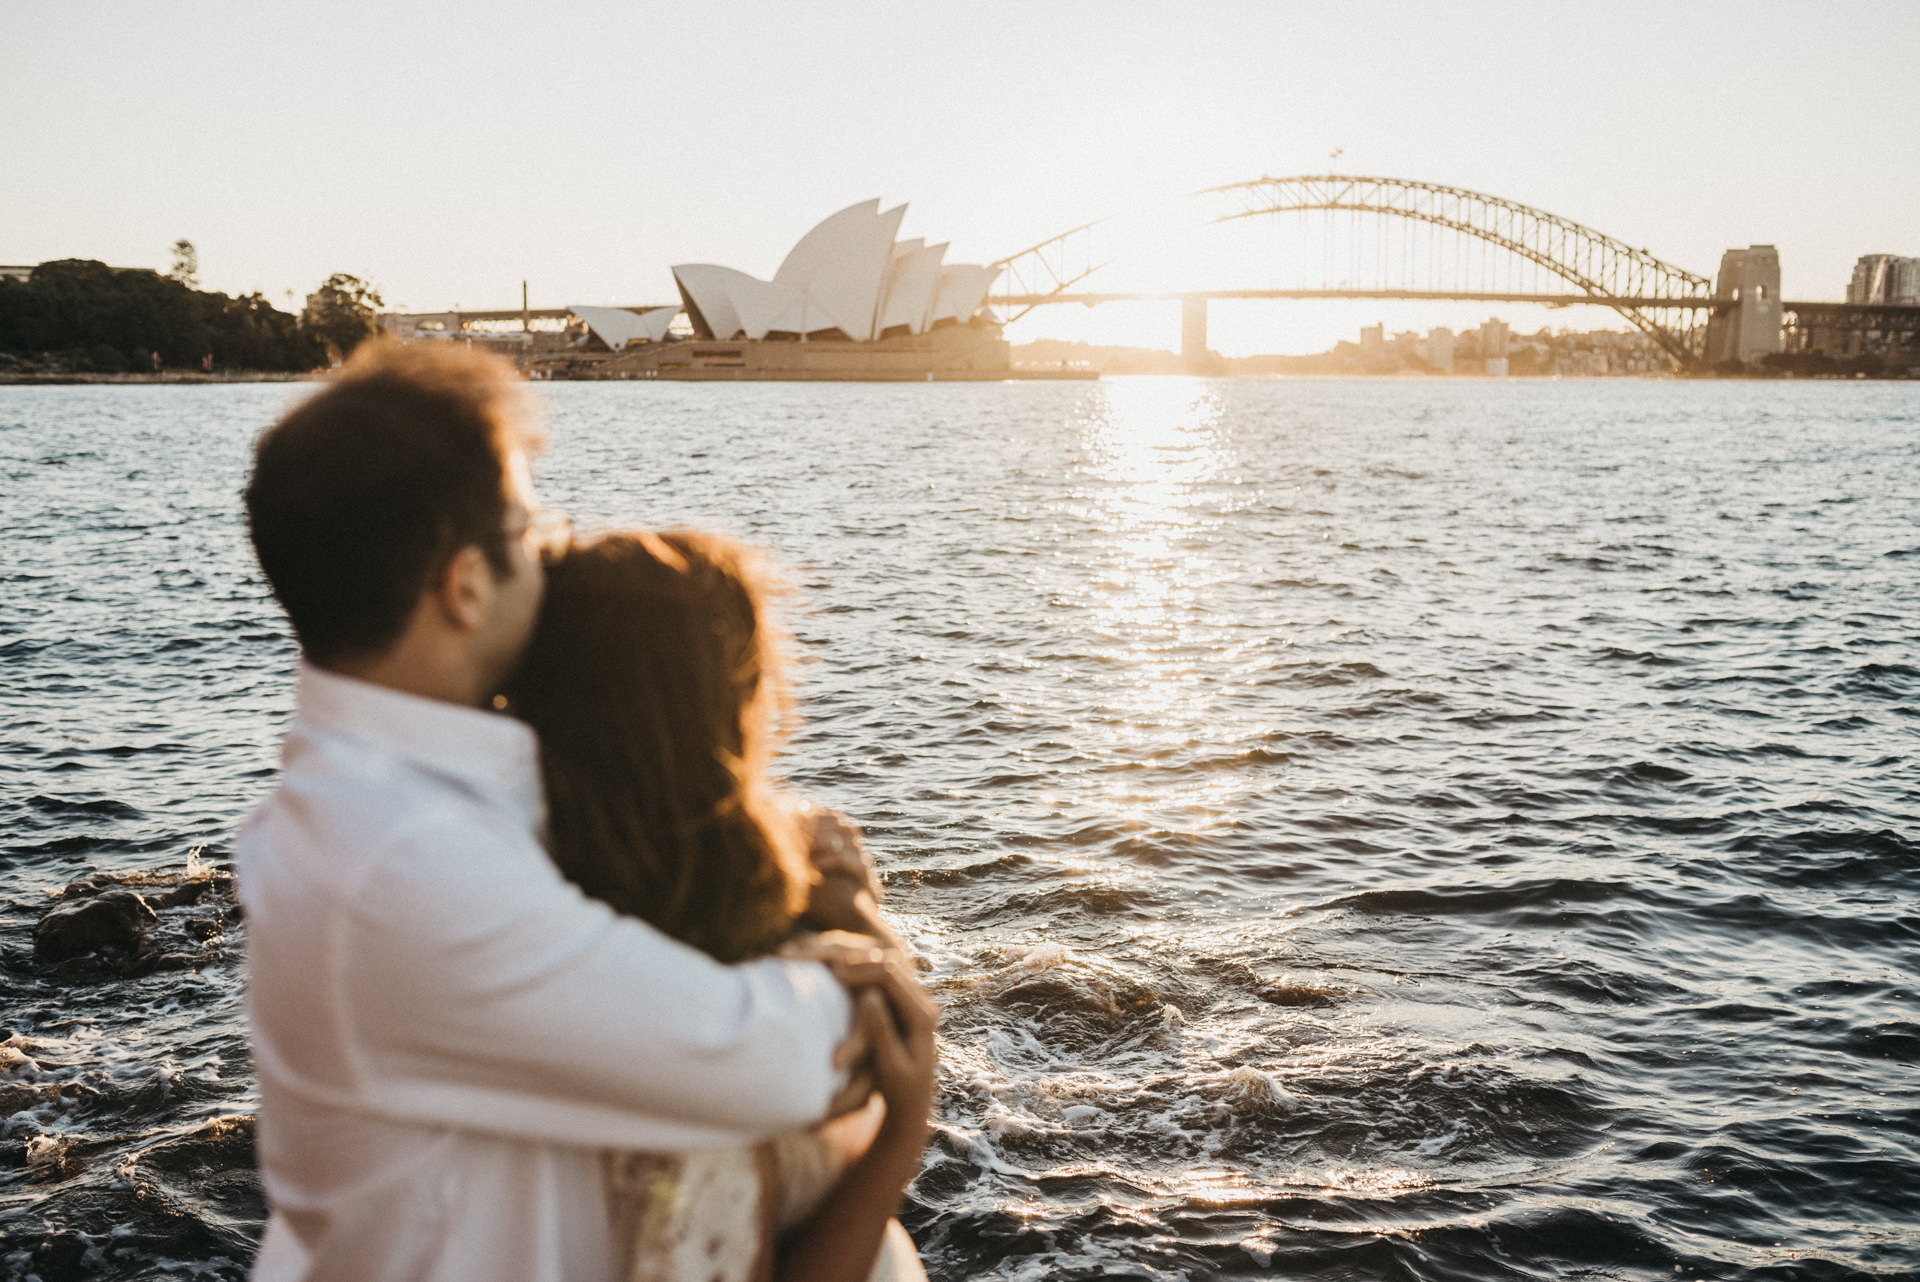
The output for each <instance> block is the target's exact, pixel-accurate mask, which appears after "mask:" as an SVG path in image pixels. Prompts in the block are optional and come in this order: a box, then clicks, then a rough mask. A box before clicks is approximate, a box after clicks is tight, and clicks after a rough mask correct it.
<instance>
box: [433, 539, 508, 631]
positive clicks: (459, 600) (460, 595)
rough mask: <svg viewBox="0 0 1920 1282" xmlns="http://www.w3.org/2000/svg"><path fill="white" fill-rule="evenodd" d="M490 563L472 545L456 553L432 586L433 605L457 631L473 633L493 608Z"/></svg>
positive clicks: (483, 553) (491, 567) (492, 581)
mask: <svg viewBox="0 0 1920 1282" xmlns="http://www.w3.org/2000/svg"><path fill="white" fill-rule="evenodd" d="M494 590H495V588H494V579H493V565H492V563H491V562H489V561H488V560H487V554H486V553H485V552H483V551H481V550H480V549H479V548H478V547H477V546H475V545H474V544H471V543H469V544H468V545H467V546H465V547H463V548H461V549H460V550H459V551H458V552H455V553H454V554H453V555H452V556H451V557H449V558H448V560H447V568H446V569H445V570H443V571H441V573H440V580H439V582H438V583H436V584H435V585H434V592H433V597H434V604H435V605H436V606H437V607H438V608H439V611H440V616H441V618H443V619H444V620H445V621H446V622H447V623H448V624H449V625H450V626H451V627H453V628H454V629H455V630H456V631H460V632H476V631H478V630H479V629H480V625H481V624H483V623H485V622H486V619H487V614H488V612H489V611H490V610H492V609H493V597H494Z"/></svg>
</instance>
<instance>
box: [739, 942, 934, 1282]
mask: <svg viewBox="0 0 1920 1282" xmlns="http://www.w3.org/2000/svg"><path fill="white" fill-rule="evenodd" d="M867 973H868V974H869V975H870V976H871V978H872V979H873V980H874V981H875V982H873V983H872V984H871V985H870V986H865V987H861V988H860V989H859V991H858V993H857V995H856V998H855V1000H856V1006H857V1010H858V1016H857V1018H858V1023H859V1026H860V1031H861V1032H862V1033H863V1034H864V1035H865V1036H866V1038H867V1039H868V1041H869V1042H870V1044H871V1046H872V1060H873V1074H874V1080H875V1082H876V1083H877V1085H878V1086H879V1088H880V1095H881V1098H882V1099H883V1100H884V1101H885V1104H886V1120H885V1121H884V1122H882V1123H881V1124H880V1132H879V1134H878V1135H876V1136H875V1137H874V1141H873V1145H872V1147H870V1148H869V1149H868V1150H867V1151H866V1154H865V1155H864V1156H862V1157H861V1158H860V1159H859V1160H858V1161H856V1162H855V1163H854V1164H853V1165H852V1166H851V1167H849V1168H848V1169H847V1171H846V1173H845V1174H844V1175H842V1176H841V1177H840V1180H839V1182H838V1183H837V1184H835V1185H834V1188H833V1191H832V1192H831V1193H829V1194H828V1195H827V1197H826V1200H825V1201H823V1202H822V1203H821V1204H820V1206H819V1207H818V1208H817V1209H816V1210H815V1211H814V1213H813V1214H812V1215H811V1216H810V1217H809V1218H808V1219H807V1221H806V1222H805V1223H804V1224H802V1225H800V1227H798V1228H796V1229H795V1230H793V1232H792V1233H790V1234H788V1235H787V1238H786V1240H785V1241H784V1242H783V1243H782V1244H781V1249H780V1255H779V1266H778V1270H777V1277H778V1279H779V1282H844V1280H845V1279H847V1278H864V1277H866V1276H867V1275H868V1274H869V1273H870V1272H871V1271H872V1269H873V1262H874V1259H875V1257H876V1256H877V1255H878V1254H879V1251H880V1243H881V1239H882V1238H883V1236H884V1235H885V1234H886V1231H887V1222H888V1221H889V1220H891V1219H892V1218H893V1216H894V1214H895V1212H897V1211H898V1210H899V1208H900V1196H901V1194H902V1193H904V1192H905V1191H906V1187H907V1185H908V1184H910V1183H911V1182H912V1181H913V1177H914V1176H915V1175H916V1174H918V1173H919V1170H920V1157H921V1154H922V1153H923V1152H924V1151H925V1149H926V1146H927V1117H928V1114H929V1113H930V1112H931V1111H932V1109H933V1088H934V1072H935V1067H936V1049H935V1042H934V1027H935V1025H936V1023H937V1022H938V1018H939V1012H938V1011H937V1010H936V1008H935V1007H934V1004H933V1002H932V1001H931V1000H929V999H928V997H927V995H926V994H925V993H924V992H923V991H921V988H920V986H919V984H918V983H916V982H915V981H914V978H913V975H912V971H911V969H910V967H909V966H908V965H907V963H906V960H905V958H903V957H902V956H901V955H900V954H899V953H898V952H893V953H890V954H889V955H888V957H887V958H886V960H885V961H884V962H881V963H877V964H874V965H872V966H870V967H868V968H867ZM853 977H854V976H851V975H850V978H853Z"/></svg>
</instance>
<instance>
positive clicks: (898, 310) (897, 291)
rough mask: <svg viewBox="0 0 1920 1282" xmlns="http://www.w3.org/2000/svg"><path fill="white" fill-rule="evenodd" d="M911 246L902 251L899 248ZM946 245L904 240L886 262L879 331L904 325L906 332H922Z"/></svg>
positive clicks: (929, 310) (925, 327)
mask: <svg viewBox="0 0 1920 1282" xmlns="http://www.w3.org/2000/svg"><path fill="white" fill-rule="evenodd" d="M905 245H912V246H913V248H911V249H908V250H906V252H904V253H902V252H901V248H902V247H903V246H905ZM946 254H947V247H946V245H944V244H940V245H924V246H923V245H922V244H921V242H919V241H903V242H901V245H899V246H895V248H894V256H893V261H892V262H891V263H889V264H887V288H886V293H885V295H884V296H883V297H882V299H881V302H880V326H879V332H880V333H882V334H884V333H886V332H887V331H888V330H890V329H892V328H893V327H894V326H896V325H905V326H906V327H907V332H908V333H909V334H924V333H926V331H927V326H928V325H929V324H930V323H931V317H932V314H933V304H934V296H935V294H936V293H937V291H938V289H939V285H940V260H941V259H942V258H944V257H946Z"/></svg>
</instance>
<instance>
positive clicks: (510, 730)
mask: <svg viewBox="0 0 1920 1282" xmlns="http://www.w3.org/2000/svg"><path fill="white" fill-rule="evenodd" d="M295 698H296V700H297V704H298V710H299V711H298V715H299V719H300V720H301V721H303V722H305V723H306V724H308V725H310V726H313V727H316V728H318V729H321V730H325V731H329V732H331V733H333V734H337V735H340V736H342V737H344V738H347V739H353V740H356V741H358V742H360V743H363V744H366V745H367V746H369V747H372V748H375V749H378V750H382V751H385V752H388V753H391V754H392V755H394V756H397V757H400V758H401V759H403V760H405V761H408V762H410V763H412V764H414V765H416V766H419V767H421V768H422V769H425V770H428V771H430V772H432V773H433V774H436V775H440V776H442V777H443V778H445V779H448V780H449V781H451V782H453V783H455V784H457V785H459V786H460V787H461V788H463V789H465V790H467V791H469V792H472V793H474V794H476V795H477V796H479V797H481V798H483V799H485V800H488V801H491V802H494V803H495V804H502V805H506V806H508V807H509V808H511V809H512V810H513V811H514V812H515V813H516V814H518V815H521V816H524V817H525V818H526V819H527V820H529V822H531V823H533V824H535V825H538V824H539V822H540V820H541V817H542V811H543V810H544V808H545V807H544V804H543V801H542V797H541V789H540V741H539V739H538V737H537V736H536V735H535V734H534V732H533V729H532V727H530V726H528V725H527V724H526V723H525V722H523V721H518V720H515V719H514V718H513V717H509V716H504V715H502V714H500V713H495V712H484V711H482V710H481V709H479V708H467V707H462V706H461V705H459V704H457V703H447V702H444V701H443V700H440V699H427V698H423V697H421V696H419V695H415V694H407V693H404V692H403V691H400V690H395V689H392V688H390V687H388V686H381V685H375V684H373V683H372V682H370V681H361V680H359V679H358V678H355V677H347V676H342V675H340V674H339V673H337V672H329V671H327V670H326V669H324V668H319V667H315V666H314V665H313V664H311V663H308V662H307V661H305V660H304V659H303V660H301V662H300V668H299V678H298V682H297V686H296V694H295Z"/></svg>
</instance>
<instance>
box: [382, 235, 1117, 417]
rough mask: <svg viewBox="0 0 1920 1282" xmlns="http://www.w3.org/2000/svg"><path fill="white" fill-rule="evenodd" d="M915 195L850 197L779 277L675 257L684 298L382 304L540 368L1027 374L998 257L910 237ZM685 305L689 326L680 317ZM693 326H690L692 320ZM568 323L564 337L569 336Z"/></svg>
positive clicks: (604, 374) (408, 319) (665, 373)
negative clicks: (458, 307) (958, 259)
mask: <svg viewBox="0 0 1920 1282" xmlns="http://www.w3.org/2000/svg"><path fill="white" fill-rule="evenodd" d="M906 212H907V207H906V206H905V205H897V206H895V207H894V208H892V209H886V210H883V209H881V208H880V202H879V201H878V200H867V201H862V202H861V203H860V204H857V205H851V206H849V207H847V208H846V209H843V210H841V211H840V212H839V213H837V214H834V215H833V216H831V217H830V218H827V219H826V220H825V221H823V222H821V223H820V224H819V225H818V226H816V227H814V229H813V230H812V231H810V232H808V233H807V234H806V235H804V236H802V237H801V238H800V240H799V242H798V243H797V244H795V245H794V247H793V248H792V249H790V250H789V251H787V256H786V257H785V259H783V260H782V261H781V263H780V266H779V267H778V268H777V269H775V271H774V273H773V277H772V279H770V280H762V279H760V278H759V277H757V276H752V275H749V274H748V273H746V272H743V271H738V270H736V269H734V268H731V267H720V266H716V265H715V264H712V263H684V264H681V265H680V266H678V267H675V268H673V269H672V271H673V280H674V284H675V286H676V287H677V288H678V290H679V294H680V301H679V303H677V304H669V305H666V306H658V307H590V306H586V305H583V304H576V305H574V306H570V307H568V308H566V309H565V310H564V311H556V312H551V313H547V312H543V313H541V314H540V316H539V319H540V320H541V321H542V322H543V323H547V324H553V323H562V324H563V328H562V330H561V331H560V332H553V331H550V330H549V331H545V332H542V333H539V334H536V333H535V332H534V331H533V330H532V328H531V320H532V318H533V313H531V312H529V311H527V310H526V309H525V308H524V306H523V308H522V310H521V312H520V313H518V315H519V316H520V319H521V322H522V323H521V330H520V332H519V333H505V332H490V333H481V332H480V330H479V329H478V328H477V327H476V324H477V325H480V326H485V325H493V326H499V325H503V324H504V325H511V322H512V318H513V315H514V314H513V313H510V312H499V313H490V312H489V313H444V314H432V315H427V314H422V315H417V316H414V315H406V316H403V315H394V316H384V317H382V318H381V323H382V324H383V325H386V326H388V327H389V328H390V329H392V330H393V332H394V333H396V334H397V335H399V336H400V337H402V338H405V339H409V340H412V339H442V340H447V339H452V340H458V341H466V342H470V343H472V342H483V341H484V342H488V343H490V344H494V345H500V346H502V347H503V349H505V348H511V347H512V346H513V344H515V343H518V344H519V345H520V350H519V351H517V352H515V353H514V354H515V355H516V359H518V360H519V361H520V363H521V364H522V365H523V367H525V368H527V369H528V370H529V372H530V373H531V374H533V376H534V377H559V378H670V379H699V380H728V379H836V380H837V379H858V380H883V381H892V380H907V379H910V380H914V381H919V380H922V379H925V380H928V381H939V380H947V379H959V380H976V379H1001V378H1020V377H1027V378H1031V377H1062V376H1076V377H1085V376H1086V374H1085V372H1084V371H1081V372H1078V373H1075V374H1072V375H1068V373H1067V372H1066V371H1062V372H1061V373H1059V374H1046V375H1041V374H1036V373H1034V372H1029V371H1025V370H1015V369H1013V368H1012V363H1011V359H1010V353H1009V349H1008V346H1007V343H1006V340H1005V339H1004V338H1002V337H1001V327H1000V323H999V321H998V320H996V319H995V318H994V316H993V313H992V312H990V311H989V310H987V308H986V306H985V304H986V299H987V291H988V290H989V289H991V288H992V287H993V282H994V280H995V279H996V278H997V277H998V276H999V275H1000V270H1001V269H1000V267H999V266H998V265H994V266H984V267H983V266H977V265H975V264H971V263H949V262H946V261H945V259H946V255H947V246H946V244H944V243H941V244H935V245H929V244H927V243H926V242H925V241H924V240H919V239H911V240H900V239H898V236H899V232H900V223H901V220H902V219H903V218H905V216H906ZM682 316H684V317H685V322H684V324H682V323H681V317H682ZM688 330H691V337H688V336H687V331H688ZM563 334H564V335H565V337H564V338H563V336H562V335H563Z"/></svg>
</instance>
